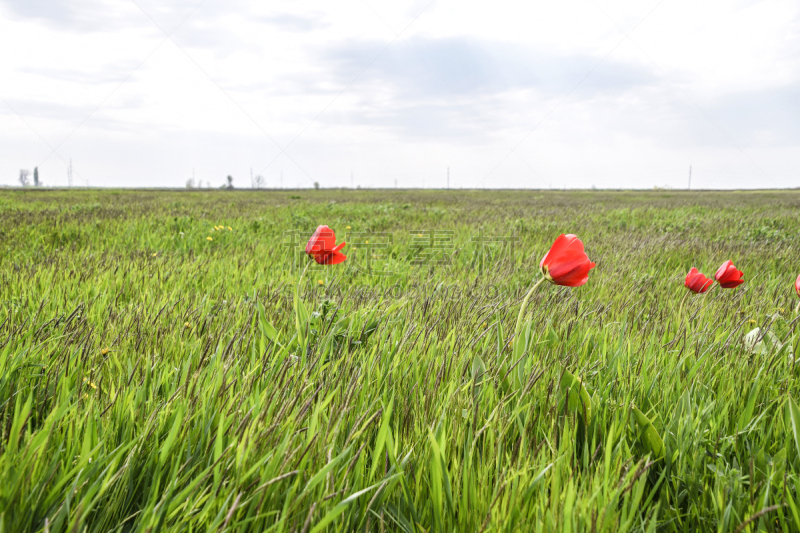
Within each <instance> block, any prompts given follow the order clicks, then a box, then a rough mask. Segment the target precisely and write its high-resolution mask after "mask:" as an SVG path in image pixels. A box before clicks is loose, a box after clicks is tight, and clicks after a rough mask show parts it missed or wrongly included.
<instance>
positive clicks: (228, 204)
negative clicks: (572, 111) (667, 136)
mask: <svg viewBox="0 0 800 533" xmlns="http://www.w3.org/2000/svg"><path fill="white" fill-rule="evenodd" d="M318 224H327V225H329V226H331V227H332V228H333V229H334V230H336V232H337V237H338V239H339V240H345V241H347V242H348V244H347V246H346V247H345V248H344V250H343V252H344V253H345V254H347V255H348V260H347V261H346V262H345V263H344V264H341V265H335V266H325V267H322V266H318V265H316V264H315V263H314V264H313V266H312V267H309V269H308V270H307V271H306V272H305V274H304V275H303V276H302V278H301V273H302V272H303V269H304V268H305V267H306V265H307V264H309V260H308V258H307V257H306V256H305V255H304V254H303V253H302V250H303V248H304V246H305V242H306V240H307V239H308V237H309V236H310V235H311V234H312V232H313V231H314V228H316V226H317V225H318ZM561 233H575V234H577V235H578V237H580V238H581V240H583V242H584V243H585V245H586V251H587V253H588V255H589V257H590V258H591V259H592V260H593V261H595V262H596V263H597V267H596V268H594V269H593V270H592V271H591V272H590V274H589V282H588V283H587V284H586V285H584V286H583V287H579V288H569V287H560V286H555V285H551V284H548V283H545V284H544V285H542V286H541V287H540V288H539V290H538V291H537V292H536V293H534V295H533V297H532V299H531V302H530V305H529V306H528V308H527V313H526V316H525V322H524V326H523V328H522V334H521V335H520V336H519V337H518V338H517V339H514V338H512V337H513V332H514V327H515V323H516V320H517V313H518V312H519V309H520V304H521V301H522V298H523V296H524V295H525V293H526V292H527V290H528V289H529V288H530V286H531V285H532V284H533V283H534V282H535V281H536V280H537V279H538V278H539V276H540V274H539V271H538V265H539V260H540V259H541V257H542V256H543V255H544V254H545V253H546V252H547V250H548V248H549V247H550V245H551V244H552V242H553V241H554V240H555V238H556V237H557V236H558V235H559V234H561ZM726 259H731V260H733V261H734V263H735V264H736V266H737V267H738V268H740V269H741V270H742V271H744V275H745V279H746V282H745V283H744V284H743V285H742V286H740V287H739V288H736V289H730V290H726V289H722V288H720V287H714V288H713V289H712V290H711V291H710V292H708V293H706V294H704V295H689V294H688V291H687V290H686V289H685V288H684V286H683V280H684V276H685V275H686V272H687V271H688V270H689V268H690V267H692V266H696V267H698V268H699V269H700V270H701V271H702V272H704V273H705V274H706V275H708V276H713V274H714V272H715V270H716V268H717V267H718V266H719V265H720V264H721V263H722V262H723V261H725V260H726ZM799 273H800V191H796V190H795V191H776V192H677V191H652V192H651V191H647V192H601V191H583V192H580V191H575V192H566V191H326V190H319V191H310V190H303V191H164V192H157V191H97V190H66V191H63V190H62V191H57V190H50V191H45V190H5V191H0V475H2V483H1V484H0V532H22V531H48V532H61V531H65V532H66V531H76V532H83V531H92V532H93V531H98V532H100V531H102V532H106V531H142V532H145V531H151V532H156V531H221V530H225V531H275V532H279V531H280V532H287V533H288V532H297V533H300V532H311V531H313V532H316V531H376V532H377V531H407V532H417V531H547V532H549V531H563V532H582V531H585V532H590V531H609V532H611V531H720V532H724V531H730V532H735V531H798V530H800V494H799V491H798V484H800V409H798V408H797V404H796V403H795V400H794V399H793V396H794V398H796V399H797V400H800V398H798V396H800V388H799V387H798V383H797V376H798V369H797V368H796V366H795V365H794V364H793V359H792V357H791V356H790V354H791V353H794V354H797V353H798V352H800V326H798V324H800V319H798V312H797V310H796V308H797V305H798V301H800V299H798V297H797V295H796V294H795V292H794V289H793V284H794V280H795V278H796V277H797V275H798V274H799ZM755 327H759V328H762V329H761V331H762V335H763V336H764V339H765V341H764V343H765V344H763V345H762V349H760V350H758V353H752V350H749V349H747V347H746V346H745V345H744V344H743V342H742V339H743V336H744V335H745V334H746V333H747V332H748V331H750V330H752V329H754V328H755ZM766 330H769V331H770V332H771V333H774V337H773V336H772V335H764V332H765V331H766ZM775 340H777V341H778V342H774V341H775ZM570 376H576V379H575V380H573V379H572V378H570ZM578 378H579V379H580V381H578ZM581 381H582V383H583V386H582V385H581ZM634 405H635V406H636V408H638V409H639V410H640V411H639V412H638V413H637V411H635V410H634V409H633V406H634ZM637 414H638V415H639V416H635V415H637Z"/></svg>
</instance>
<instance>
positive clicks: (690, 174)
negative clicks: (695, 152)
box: [688, 165, 692, 189]
mask: <svg viewBox="0 0 800 533" xmlns="http://www.w3.org/2000/svg"><path fill="white" fill-rule="evenodd" d="M691 188H692V165H689V187H688V189H691Z"/></svg>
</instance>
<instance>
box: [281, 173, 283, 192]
mask: <svg viewBox="0 0 800 533" xmlns="http://www.w3.org/2000/svg"><path fill="white" fill-rule="evenodd" d="M281 189H283V170H281Z"/></svg>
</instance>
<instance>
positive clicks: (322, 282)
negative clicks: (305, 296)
mask: <svg viewBox="0 0 800 533" xmlns="http://www.w3.org/2000/svg"><path fill="white" fill-rule="evenodd" d="M317 283H319V284H320V285H324V284H325V282H324V281H322V280H319V281H318V282H317Z"/></svg>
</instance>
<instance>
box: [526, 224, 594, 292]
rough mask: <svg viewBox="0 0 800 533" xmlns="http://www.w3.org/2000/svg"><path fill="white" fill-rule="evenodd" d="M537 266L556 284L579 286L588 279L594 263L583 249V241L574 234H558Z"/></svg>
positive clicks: (546, 277)
mask: <svg viewBox="0 0 800 533" xmlns="http://www.w3.org/2000/svg"><path fill="white" fill-rule="evenodd" d="M539 268H540V269H541V270H542V274H543V275H544V277H545V279H547V280H548V281H550V282H551V283H555V284H556V285H566V286H567V287H580V286H581V285H583V284H584V283H586V281H587V280H588V279H589V270H591V269H593V268H594V263H592V262H591V261H589V257H588V256H587V255H586V252H584V251H583V243H582V242H581V240H580V239H579V238H578V237H576V236H575V235H559V236H558V238H557V239H556V242H554V243H553V246H551V247H550V251H549V252H547V254H546V255H545V256H544V257H543V258H542V261H541V263H539Z"/></svg>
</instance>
